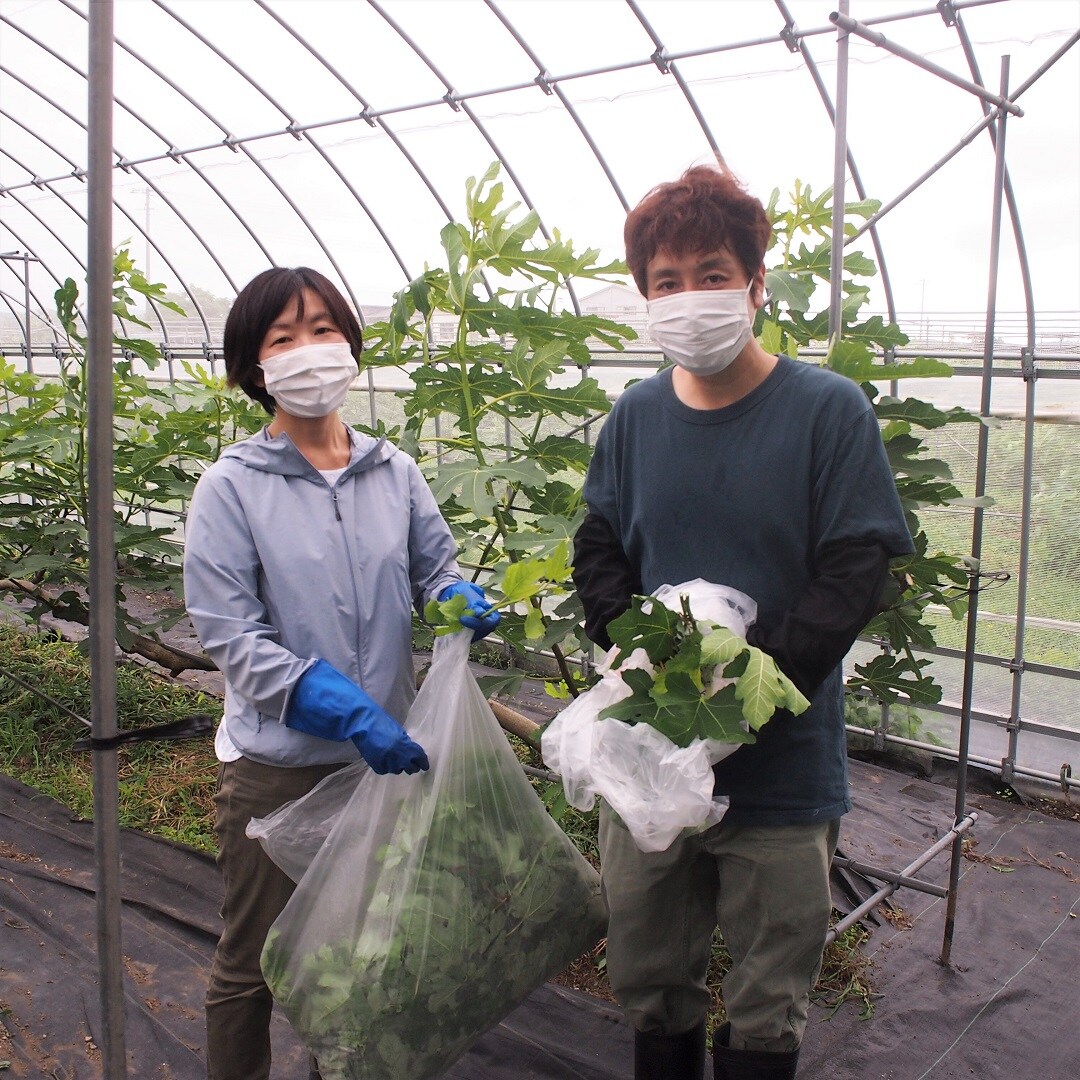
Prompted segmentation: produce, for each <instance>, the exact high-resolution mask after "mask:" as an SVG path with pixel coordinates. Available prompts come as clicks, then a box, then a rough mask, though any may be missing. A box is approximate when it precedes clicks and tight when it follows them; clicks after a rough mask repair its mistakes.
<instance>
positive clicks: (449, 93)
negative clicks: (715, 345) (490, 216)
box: [368, 0, 581, 315]
mask: <svg viewBox="0 0 1080 1080" xmlns="http://www.w3.org/2000/svg"><path fill="white" fill-rule="evenodd" d="M368 3H369V4H370V5H371V6H372V7H373V8H374V9H375V10H376V11H377V12H378V13H379V14H380V15H381V16H382V17H383V19H385V20H386V22H387V23H388V24H389V25H390V26H391V27H392V28H393V29H394V30H395V31H396V32H397V34H398V35H399V36H400V37H401V40H402V41H404V42H405V44H406V45H408V46H409V48H410V49H412V50H413V52H414V53H416V55H417V57H418V58H419V59H420V60H421V61H422V62H423V63H424V65H425V66H426V67H427V68H428V70H429V71H430V72H431V73H432V74H433V75H434V76H435V77H436V78H437V79H438V80H439V82H441V83H442V84H443V86H445V87H446V94H445V95H444V96H443V99H442V100H443V101H444V102H445V103H446V104H447V105H449V106H450V108H452V109H453V110H454V111H455V112H457V111H459V110H460V111H462V112H464V113H465V115H466V116H467V117H468V118H469V119H470V120H471V121H472V124H473V126H474V127H475V128H476V130H477V131H478V132H479V133H480V137H481V138H482V139H483V140H484V142H486V143H487V144H488V147H489V148H490V149H491V151H492V153H493V154H494V155H495V157H496V159H497V160H498V161H499V162H500V163H501V164H502V167H503V168H504V169H505V170H506V175H507V176H508V177H510V179H511V180H512V181H513V184H514V187H516V188H517V190H518V194H519V195H520V196H521V198H522V201H523V202H524V203H525V205H526V206H527V207H528V208H529V209H530V210H531V211H532V212H533V213H534V214H536V219H537V221H538V222H539V227H540V232H541V234H542V235H543V237H544V239H545V240H548V241H549V242H550V240H551V233H550V232H549V231H548V228H547V226H546V225H545V224H544V219H543V217H542V216H541V214H540V212H539V211H538V210H537V209H536V205H535V203H534V202H533V201H532V199H531V198H530V197H529V194H528V192H527V190H526V189H525V185H524V184H522V182H521V179H520V177H519V176H518V175H517V173H516V172H515V170H514V167H513V166H512V165H511V164H510V162H509V160H508V159H507V157H506V155H505V154H504V153H503V152H502V150H500V149H499V147H498V145H497V144H496V142H495V140H494V138H493V137H492V135H491V133H490V132H489V131H488V130H487V128H486V127H485V126H484V123H483V121H482V120H481V119H480V117H479V116H477V115H476V113H475V112H474V110H473V109H472V107H471V106H470V105H469V103H468V102H467V101H466V100H464V99H463V98H461V97H460V96H459V95H458V94H457V92H456V91H455V90H454V88H453V85H452V84H451V82H450V81H449V79H447V78H446V76H445V75H443V74H442V72H441V71H440V70H439V68H438V67H437V66H436V64H435V62H434V61H433V60H432V59H431V57H429V56H428V55H427V54H426V53H425V52H424V50H423V49H421V48H420V46H419V45H417V44H416V42H415V41H413V39H412V38H411V37H410V36H409V35H408V34H407V33H406V32H405V30H404V29H403V28H402V27H401V26H399V25H398V24H397V22H396V21H395V20H394V19H392V18H391V17H390V15H389V14H388V13H387V12H386V11H385V10H384V9H383V8H382V7H380V6H379V4H378V3H376V0H368ZM566 291H567V294H568V295H569V297H570V302H571V304H573V307H574V313H575V314H576V315H580V314H581V303H580V301H579V300H578V297H577V292H576V290H575V289H574V286H573V283H572V282H567V285H566Z"/></svg>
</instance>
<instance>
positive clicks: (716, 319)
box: [646, 282, 753, 375]
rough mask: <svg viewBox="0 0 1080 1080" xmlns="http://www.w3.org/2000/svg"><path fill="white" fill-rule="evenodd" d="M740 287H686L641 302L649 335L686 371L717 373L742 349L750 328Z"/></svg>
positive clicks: (747, 290)
mask: <svg viewBox="0 0 1080 1080" xmlns="http://www.w3.org/2000/svg"><path fill="white" fill-rule="evenodd" d="M752 288H753V282H751V283H750V285H748V286H747V287H746V288H745V289H688V290H686V291H685V292H678V293H673V294H672V295H671V296H659V297H657V298H656V299H655V300H650V301H649V302H648V304H647V305H646V307H647V311H648V325H649V333H650V334H652V336H653V339H654V340H655V341H656V344H657V345H659V346H660V348H661V349H663V351H664V355H665V356H667V357H669V358H670V359H671V360H673V361H674V362H675V363H676V364H678V365H679V367H681V368H685V369H686V370H687V371H689V372H690V373H691V374H692V375H719V374H720V372H721V371H723V370H724V369H725V368H726V367H728V365H730V364H731V362H732V361H733V360H734V359H735V357H737V356H738V355H739V353H741V352H742V350H743V348H744V347H745V345H746V343H747V342H748V341H749V340H750V334H751V333H752V331H753V327H752V325H751V323H750V312H749V309H748V308H747V303H746V300H747V297H748V296H749V294H750V290H751V289H752Z"/></svg>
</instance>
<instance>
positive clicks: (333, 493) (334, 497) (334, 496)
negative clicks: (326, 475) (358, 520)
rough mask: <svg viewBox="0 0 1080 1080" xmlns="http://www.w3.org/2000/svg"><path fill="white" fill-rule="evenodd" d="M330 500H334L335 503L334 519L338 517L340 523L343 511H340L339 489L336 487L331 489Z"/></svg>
mask: <svg viewBox="0 0 1080 1080" xmlns="http://www.w3.org/2000/svg"><path fill="white" fill-rule="evenodd" d="M330 498H331V499H332V500H333V503H334V517H336V518H337V519H338V521H340V520H341V511H340V510H338V501H337V488H336V487H332V488H331V489H330Z"/></svg>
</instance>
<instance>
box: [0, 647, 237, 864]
mask: <svg viewBox="0 0 1080 1080" xmlns="http://www.w3.org/2000/svg"><path fill="white" fill-rule="evenodd" d="M0 668H3V669H4V671H5V672H10V673H12V674H13V675H15V676H16V677H17V678H18V679H20V680H22V681H23V682H24V683H29V684H30V685H31V686H33V687H34V688H35V689H36V690H37V691H39V693H35V692H33V691H31V690H29V689H27V688H26V687H24V686H22V685H20V684H19V683H18V682H16V681H15V680H14V679H11V678H8V677H7V676H6V675H5V674H0V770H2V771H3V772H5V773H7V774H8V775H9V776H12V777H14V778H15V779H16V780H19V781H21V782H22V783H24V784H27V785H29V786H30V787H33V788H35V789H36V790H38V791H41V792H43V793H44V794H46V795H49V796H50V797H51V798H53V799H55V800H56V801H57V802H59V803H62V804H64V805H65V806H68V807H70V808H71V810H73V811H74V812H75V813H76V814H78V815H80V816H81V817H85V818H90V817H92V816H93V799H94V795H93V761H92V760H91V755H90V754H89V753H84V752H80V751H76V750H73V749H72V745H73V743H75V741H76V740H78V739H80V738H84V737H85V736H86V735H88V734H89V730H88V728H86V727H85V726H84V725H83V724H81V723H80V722H79V721H78V720H76V719H74V718H73V717H71V716H70V715H68V713H67V712H65V711H64V709H70V710H71V711H72V712H74V713H77V714H78V715H79V716H82V717H89V715H90V708H91V696H90V675H89V663H88V661H87V659H86V657H85V656H84V655H83V654H82V653H81V652H80V650H79V648H78V646H76V645H73V644H71V643H70V642H67V641H64V640H62V639H60V638H58V637H56V636H48V635H36V634H28V633H26V632H24V631H22V630H19V629H16V628H13V627H8V626H0ZM116 693H117V715H118V723H119V726H120V727H121V728H132V727H142V726H148V725H151V724H159V723H163V722H165V721H167V720H176V719H180V718H181V717H184V716H189V715H191V714H192V713H208V714H210V715H212V716H213V717H214V718H215V719H217V718H218V717H220V715H221V702H220V701H218V700H217V699H215V698H213V697H210V696H208V695H206V694H203V693H200V692H198V691H196V690H193V689H190V688H189V687H186V686H184V685H182V684H180V683H177V682H173V681H171V680H169V679H166V678H164V677H161V676H158V675H156V674H154V673H153V672H152V671H150V670H148V669H147V668H145V667H142V666H138V665H135V664H130V663H128V664H120V665H118V667H117V671H116ZM42 694H44V695H47V696H48V698H51V699H52V700H53V701H54V702H56V703H57V704H58V705H59V706H63V708H58V707H56V706H54V705H52V704H50V703H49V701H47V700H46V699H45V698H43V697H42V696H41V695H42ZM117 758H118V763H119V769H118V776H119V787H120V799H119V803H120V824H121V825H122V826H124V827H126V828H132V829H141V830H143V831H145V832H149V833H152V834H154V835H155V836H162V837H165V838H167V839H169V840H177V841H180V842H181V843H185V844H189V845H190V846H191V847H195V848H198V849H200V850H202V851H214V850H215V849H216V842H215V840H214V832H213V792H214V786H215V783H216V778H217V761H216V759H215V757H214V746H213V740H212V739H211V738H206V737H202V738H197V739H191V740H185V741H173V742H159V743H153V742H148V743H138V744H134V745H132V746H130V747H121V748H120V749H119V750H118V752H117Z"/></svg>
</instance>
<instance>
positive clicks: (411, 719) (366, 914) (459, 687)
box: [262, 632, 607, 1080]
mask: <svg viewBox="0 0 1080 1080" xmlns="http://www.w3.org/2000/svg"><path fill="white" fill-rule="evenodd" d="M470 640H471V634H469V633H468V632H465V633H458V634H453V635H450V636H447V637H440V638H438V639H437V640H436V643H435V652H434V657H433V660H432V665H431V670H430V672H429V673H428V676H427V678H426V679H425V681H424V684H423V686H422V687H421V688H420V693H419V694H418V695H417V698H416V701H415V703H414V705H413V707H412V709H411V710H410V711H409V716H408V719H407V722H406V727H407V728H408V731H409V734H410V735H411V736H412V737H413V738H415V739H416V741H417V742H419V743H420V745H421V746H423V747H424V749H425V750H426V751H427V755H428V759H429V760H430V762H431V768H430V769H429V770H428V771H427V772H425V773H418V774H416V775H415V776H377V775H375V774H373V773H370V772H367V773H365V774H364V775H362V776H360V777H359V779H358V781H357V782H356V783H355V784H354V787H353V792H352V794H351V796H350V798H349V800H348V802H347V804H346V805H345V807H344V809H343V810H341V812H340V813H339V814H337V817H336V820H335V821H334V823H333V825H332V828H331V829H330V832H329V835H328V836H327V837H326V839H325V841H324V842H323V843H322V845H321V847H320V848H319V850H318V853H317V854H316V855H315V856H314V858H313V859H312V860H311V865H310V866H309V867H308V869H307V871H306V873H304V875H303V877H302V878H301V879H300V882H299V884H298V885H297V887H296V891H295V892H294V893H293V896H292V899H291V900H290V901H289V903H288V904H287V905H286V907H285V909H284V911H283V912H282V913H281V915H280V916H279V918H278V919H277V921H276V922H275V923H274V925H273V927H272V928H271V931H270V934H269V936H268V937H267V942H266V946H265V948H264V950H263V956H262V967H263V974H264V975H265V977H266V981H267V984H268V985H269V986H270V989H271V990H272V991H273V993H274V997H275V998H276V1000H277V1001H278V1002H279V1004H280V1005H281V1006H282V1008H283V1009H284V1011H285V1013H286V1015H287V1016H288V1018H289V1020H290V1022H291V1023H292V1025H293V1027H294V1028H296V1030H297V1031H298V1032H299V1033H300V1035H301V1036H302V1037H303V1039H304V1040H305V1042H306V1043H307V1044H308V1046H309V1048H310V1049H311V1051H312V1052H313V1053H314V1055H315V1057H316V1058H317V1059H318V1062H319V1068H320V1071H321V1073H322V1076H323V1077H324V1078H325V1080H360V1078H361V1077H362V1078H363V1080H406V1078H408V1080H424V1078H426V1077H431V1076H435V1075H437V1074H439V1073H441V1072H443V1071H444V1070H445V1069H446V1068H447V1067H448V1066H449V1065H450V1064H451V1063H452V1062H453V1061H455V1060H456V1059H457V1058H458V1057H459V1056H460V1055H461V1054H463V1053H464V1052H465V1050H467V1049H468V1047H469V1045H470V1044H471V1043H472V1042H473V1041H474V1040H475V1039H476V1038H478V1037H479V1036H480V1035H481V1034H483V1032H484V1031H486V1030H487V1029H488V1028H490V1027H492V1026H493V1025H495V1024H496V1023H498V1022H499V1020H501V1019H502V1017H503V1016H505V1015H506V1014H507V1013H509V1012H510V1011H511V1010H512V1009H513V1008H515V1007H516V1006H517V1005H518V1004H519V1003H520V1002H521V1001H522V1000H523V999H524V998H525V997H527V996H528V995H529V994H530V993H532V991H533V990H535V989H536V987H538V986H539V985H541V984H542V983H543V982H544V981H545V980H546V979H548V978H550V977H551V976H552V975H554V974H556V973H557V972H558V971H560V970H562V968H564V967H565V966H566V964H568V963H569V962H570V961H571V960H573V959H574V958H576V957H577V956H580V955H581V954H582V953H584V952H586V951H587V950H588V949H590V948H592V947H593V946H594V945H595V944H596V943H597V941H599V940H600V938H601V937H602V936H603V934H604V933H605V930H606V921H607V920H606V911H605V909H604V904H603V901H602V899H601V897H600V887H599V878H598V876H597V874H596V872H595V871H594V870H593V868H592V867H591V866H589V864H588V863H587V862H586V861H585V859H584V858H582V856H581V854H580V853H579V852H578V851H577V849H576V848H575V847H574V845H573V844H572V843H571V841H570V840H569V838H568V837H567V836H566V835H565V834H564V833H563V831H562V830H561V829H560V828H559V827H558V825H556V824H555V822H554V821H553V820H552V819H551V817H550V815H549V814H548V813H547V811H546V809H545V808H544V806H543V804H542V803H541V802H540V800H539V798H538V797H537V796H536V794H535V792H534V791H533V790H532V787H531V785H530V784H529V782H528V780H527V779H526V778H525V776H524V774H523V772H522V769H521V765H520V763H519V762H518V760H517V758H516V757H515V756H514V752H513V750H512V749H511V747H510V744H509V743H508V742H507V740H506V737H505V736H504V735H503V733H502V730H501V729H500V728H499V726H498V721H496V719H495V717H494V716H493V715H492V712H491V709H490V707H489V706H488V703H487V700H486V699H485V698H484V695H483V693H482V692H481V691H480V688H479V687H478V686H477V685H476V681H475V680H474V679H473V677H472V674H471V672H470V671H469V668H468V652H469V643H470ZM347 771H348V770H343V772H347ZM334 775H335V777H339V776H341V774H334ZM333 778H334V777H331V779H333ZM344 784H345V781H344V780H342V781H341V785H342V787H341V789H342V790H343V789H344ZM333 790H334V786H333V785H328V786H327V787H324V788H323V789H322V791H321V793H320V789H319V788H316V789H315V790H313V791H312V792H311V794H310V795H309V796H306V797H305V799H300V800H297V802H296V803H295V804H294V805H293V807H292V810H291V813H290V815H288V816H286V818H285V819H284V820H286V821H288V820H289V817H290V816H291V818H292V819H294V820H295V819H296V818H297V816H298V815H299V816H303V811H304V804H305V801H306V799H311V800H312V803H313V804H314V805H315V813H314V815H313V816H314V817H315V818H316V819H319V820H323V819H325V815H326V812H327V807H328V805H330V802H331V801H332V798H333ZM328 791H329V794H328ZM316 831H317V829H316Z"/></svg>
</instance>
